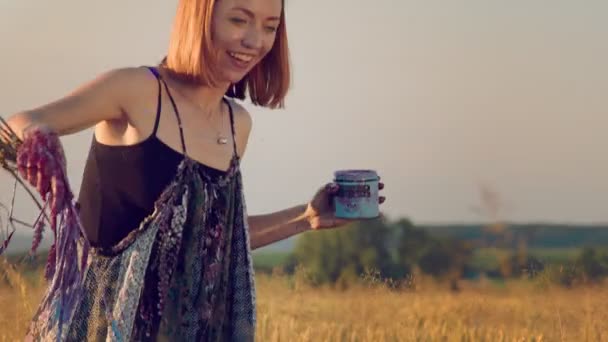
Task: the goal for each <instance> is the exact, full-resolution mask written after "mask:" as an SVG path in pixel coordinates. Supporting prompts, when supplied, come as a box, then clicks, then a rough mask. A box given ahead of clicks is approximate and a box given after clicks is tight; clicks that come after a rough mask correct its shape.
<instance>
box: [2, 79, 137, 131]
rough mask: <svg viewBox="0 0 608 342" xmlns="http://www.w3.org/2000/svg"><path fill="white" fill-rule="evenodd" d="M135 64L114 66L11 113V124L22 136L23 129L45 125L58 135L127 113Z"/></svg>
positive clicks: (118, 117) (120, 116)
mask: <svg viewBox="0 0 608 342" xmlns="http://www.w3.org/2000/svg"><path fill="white" fill-rule="evenodd" d="M134 70H135V69H134V68H128V69H115V70H111V71H108V72H106V73H103V74H101V75H99V76H98V77H96V78H95V79H93V80H91V81H89V82H88V83H86V84H83V85H82V86H80V87H79V88H77V89H76V90H74V91H73V92H72V93H70V94H68V95H67V96H65V97H63V98H61V99H59V100H56V101H54V102H51V103H48V104H45V105H42V106H40V107H37V108H33V109H30V110H25V111H22V112H19V113H16V114H13V115H11V116H9V118H8V120H7V122H8V124H9V126H10V127H11V128H12V129H13V130H14V131H15V133H17V135H18V136H19V137H20V138H23V132H24V130H26V129H28V128H30V127H37V126H38V127H39V126H45V127H47V128H49V129H51V130H52V131H54V132H55V133H57V134H58V135H67V134H72V133H76V132H78V131H81V130H84V129H86V128H89V127H91V126H94V125H95V124H97V123H98V122H101V121H104V120H113V119H120V118H122V117H123V116H124V115H125V110H124V108H123V105H122V104H123V103H125V101H126V96H128V89H129V88H130V87H129V82H130V81H129V78H130V75H132V74H133V73H134V72H135V71H134Z"/></svg>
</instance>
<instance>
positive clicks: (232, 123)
mask: <svg viewBox="0 0 608 342" xmlns="http://www.w3.org/2000/svg"><path fill="white" fill-rule="evenodd" d="M223 100H224V102H226V105H228V112H230V129H231V131H232V148H233V150H234V151H233V153H234V156H235V157H238V153H237V149H236V134H235V131H234V114H233V112H232V105H230V101H228V99H226V98H225V97H224V98H223Z"/></svg>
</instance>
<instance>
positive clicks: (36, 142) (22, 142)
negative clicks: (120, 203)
mask: <svg viewBox="0 0 608 342" xmlns="http://www.w3.org/2000/svg"><path fill="white" fill-rule="evenodd" d="M0 166H1V167H2V169H4V170H5V171H6V172H8V173H9V174H10V175H11V176H12V178H13V180H14V187H13V198H12V199H11V204H10V206H3V207H4V209H5V210H6V211H7V214H8V215H7V216H8V220H7V224H6V232H7V234H6V235H7V236H6V238H4V239H2V240H3V241H2V240H0V241H2V245H0V255H1V254H2V253H3V252H4V251H5V250H6V248H7V247H8V244H9V243H10V240H11V237H12V236H13V234H14V233H15V231H16V225H15V224H20V225H23V226H29V227H30V229H31V228H33V229H34V234H33V240H32V248H31V252H32V253H33V252H35V251H36V249H37V248H38V245H39V244H40V240H41V239H42V235H43V232H44V230H45V228H46V227H49V228H50V230H51V231H52V233H53V238H54V240H53V244H52V246H51V249H50V251H49V254H48V259H47V264H46V269H45V277H46V279H47V280H49V281H50V284H51V285H52V286H50V287H49V288H48V290H47V293H46V294H45V296H44V299H43V301H42V303H41V304H40V307H39V309H38V310H39V312H41V311H44V310H49V308H51V307H55V308H57V307H59V308H61V312H62V314H61V315H60V316H59V318H58V321H57V322H56V323H57V324H58V325H59V326H62V324H63V322H64V321H65V319H66V318H67V317H68V316H65V315H69V313H70V312H71V309H72V308H73V307H75V304H76V302H77V301H78V300H79V298H80V295H81V294H82V282H83V280H84V270H85V267H86V261H87V259H88V253H89V244H88V242H87V239H86V237H84V232H83V230H82V225H81V224H80V220H79V217H78V212H77V209H76V206H75V203H74V201H73V198H74V196H73V194H72V192H71V190H70V187H69V184H68V182H67V172H66V160H65V156H64V153H63V148H62V146H61V142H60V140H59V137H58V136H57V134H55V133H53V132H51V131H50V130H45V129H41V128H32V129H28V130H27V131H26V132H24V134H23V139H20V138H19V137H18V136H17V134H15V132H14V131H13V130H12V129H11V128H10V126H9V125H8V123H7V122H6V121H5V120H3V119H2V118H0ZM18 185H21V186H22V188H23V189H24V190H25V191H27V193H28V194H29V195H30V197H31V198H32V200H33V201H34V202H35V203H36V205H37V206H38V208H39V210H40V213H39V215H38V218H37V219H36V221H35V222H34V223H33V224H31V225H30V224H28V223H26V222H23V221H20V220H18V219H16V218H14V217H13V206H14V201H15V190H16V189H17V186H18ZM35 192H37V193H38V194H37V195H36V194H35ZM39 199H40V200H39Z"/></svg>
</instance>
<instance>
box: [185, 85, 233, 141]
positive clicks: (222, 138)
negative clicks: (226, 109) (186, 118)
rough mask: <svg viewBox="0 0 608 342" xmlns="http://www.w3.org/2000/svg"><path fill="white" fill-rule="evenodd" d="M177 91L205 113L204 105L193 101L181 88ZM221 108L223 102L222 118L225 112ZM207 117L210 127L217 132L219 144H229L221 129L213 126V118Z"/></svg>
mask: <svg viewBox="0 0 608 342" xmlns="http://www.w3.org/2000/svg"><path fill="white" fill-rule="evenodd" d="M177 92H178V93H180V94H181V95H182V97H184V98H186V99H187V100H188V101H190V103H193V104H194V105H195V106H196V107H198V109H199V110H200V111H201V112H202V113H205V110H203V107H202V106H201V105H200V104H198V103H197V102H194V101H192V100H191V99H190V98H189V97H188V96H186V95H184V93H183V92H182V91H181V90H180V89H177ZM221 108H222V105H221V103H220V119H221V118H223V115H222V114H223V113H222V112H223V110H222V109H221ZM205 119H206V121H207V122H209V126H210V127H211V128H212V129H213V130H214V131H215V133H216V136H217V138H216V139H215V142H216V143H217V144H218V145H226V144H228V138H227V137H226V136H224V135H222V132H221V130H220V131H218V130H217V129H215V126H213V124H212V122H211V120H209V119H207V118H205ZM223 127H224V126H223V122H222V127H221V128H223ZM221 128H220V129H221Z"/></svg>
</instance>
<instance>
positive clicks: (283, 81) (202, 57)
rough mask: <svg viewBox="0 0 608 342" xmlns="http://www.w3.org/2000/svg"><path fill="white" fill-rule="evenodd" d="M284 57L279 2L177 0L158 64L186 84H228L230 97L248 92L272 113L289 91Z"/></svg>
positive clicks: (284, 36) (282, 14)
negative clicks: (163, 56) (174, 17)
mask: <svg viewBox="0 0 608 342" xmlns="http://www.w3.org/2000/svg"><path fill="white" fill-rule="evenodd" d="M202 7H205V8H202ZM212 8H213V10H211V9H212ZM202 13H205V14H204V15H203V14H202ZM211 14H212V15H211ZM200 28H202V29H200ZM212 28H215V29H212ZM193 45H194V46H201V49H200V50H192V46H193ZM288 56H289V52H288V44H287V29H286V27H285V10H284V7H283V0H267V1H247V0H222V1H217V2H216V1H213V0H211V1H180V3H179V6H178V10H177V20H176V22H175V25H174V28H173V33H172V35H171V39H170V44H169V52H168V55H167V58H166V59H165V60H164V64H163V65H164V66H166V68H167V71H168V72H169V73H170V75H171V76H173V77H174V78H176V79H179V80H182V81H185V82H188V83H191V84H196V85H211V86H213V85H216V84H218V83H221V82H222V81H226V80H227V81H230V83H231V87H230V88H229V90H228V95H229V96H233V97H235V98H238V99H244V98H245V92H246V90H248V91H249V97H250V99H251V101H252V102H253V103H254V104H257V105H261V106H269V107H271V108H275V107H280V106H282V105H283V102H282V100H283V98H284V97H285V95H286V94H287V90H288V88H289V82H290V73H289V59H288Z"/></svg>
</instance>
